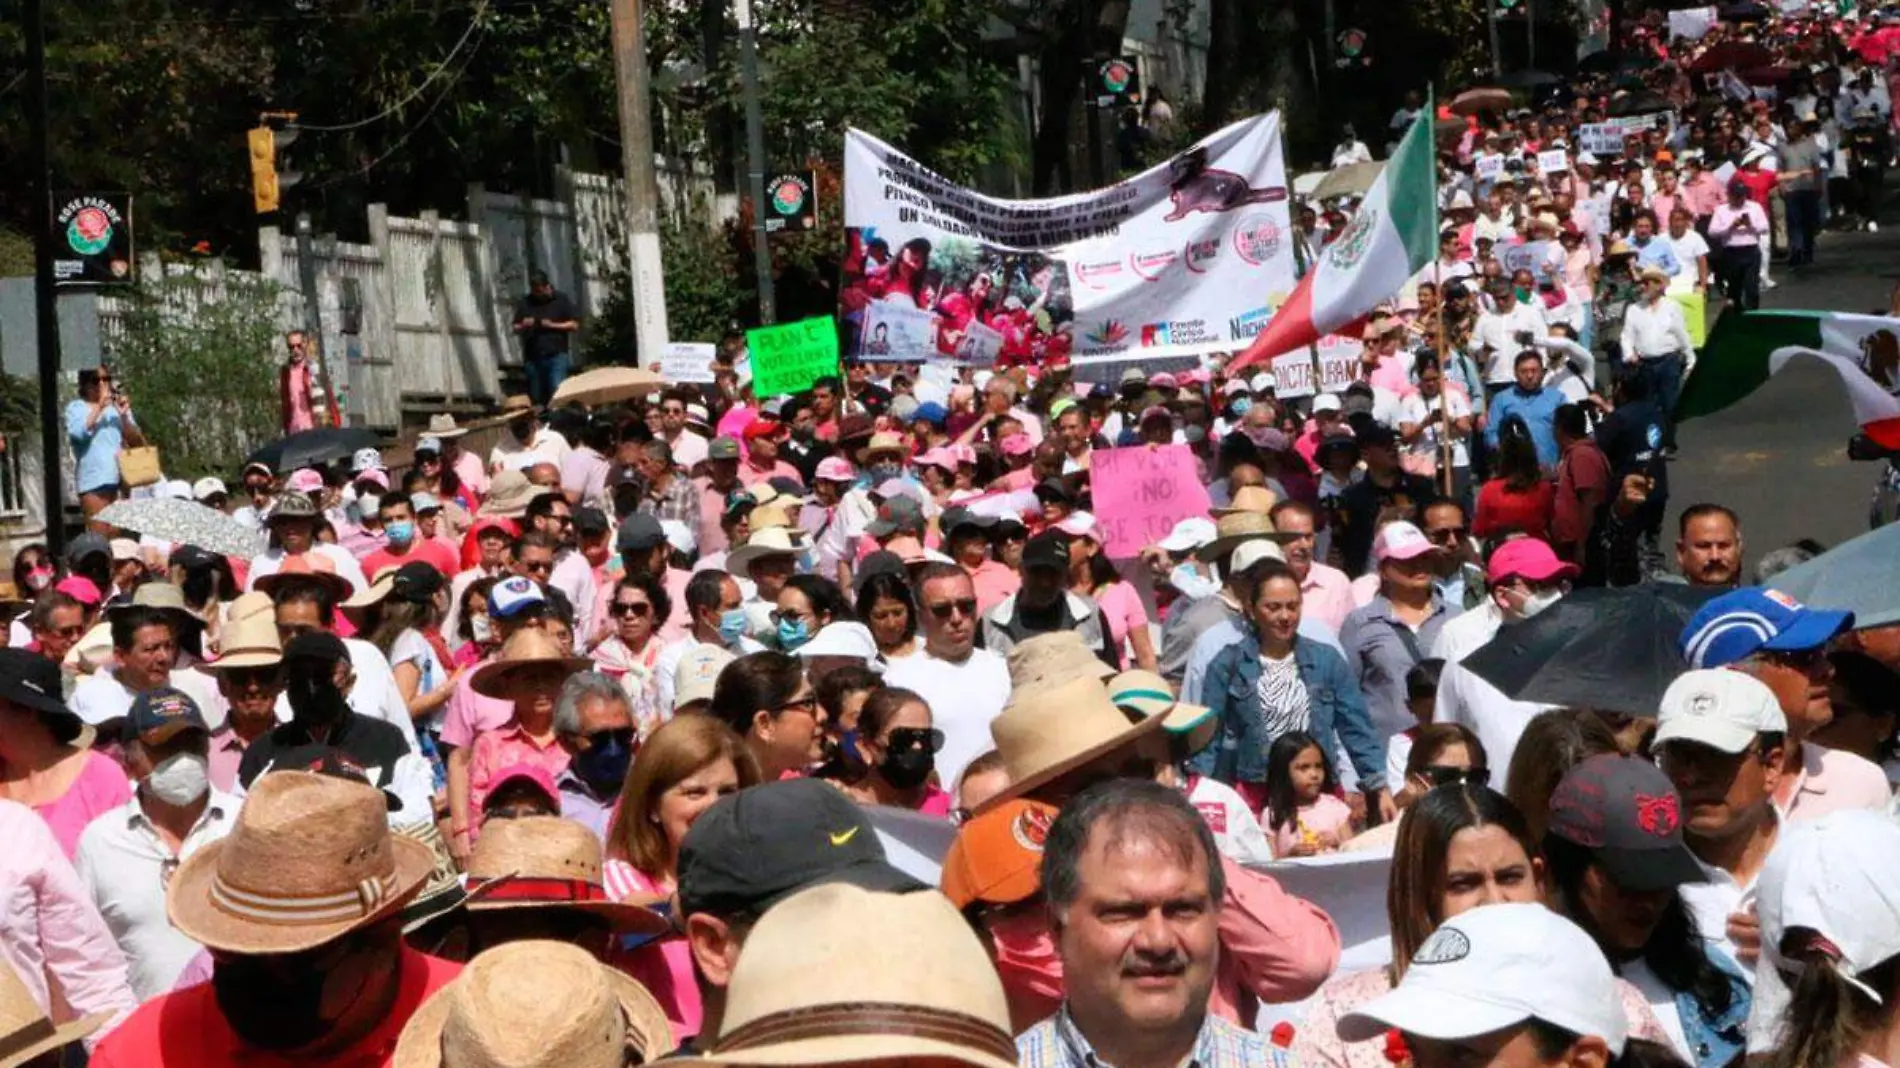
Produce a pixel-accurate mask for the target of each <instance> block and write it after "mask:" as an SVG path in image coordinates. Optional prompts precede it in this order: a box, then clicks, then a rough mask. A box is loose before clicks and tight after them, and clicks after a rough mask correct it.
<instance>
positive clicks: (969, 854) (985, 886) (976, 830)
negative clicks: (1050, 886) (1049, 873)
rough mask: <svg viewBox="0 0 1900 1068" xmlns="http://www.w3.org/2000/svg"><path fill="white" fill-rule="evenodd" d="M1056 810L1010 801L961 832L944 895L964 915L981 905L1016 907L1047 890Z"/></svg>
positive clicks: (946, 868) (946, 866) (949, 858)
mask: <svg viewBox="0 0 1900 1068" xmlns="http://www.w3.org/2000/svg"><path fill="white" fill-rule="evenodd" d="M1055 819H1056V808H1055V806H1054V805H1045V804H1043V803H1042V802H1040V801H1026V800H1016V801H1005V802H1003V803H1002V804H1000V805H997V806H996V807H995V808H992V809H990V810H989V811H987V812H985V813H983V814H982V815H980V816H977V817H975V818H973V819H971V820H970V821H968V822H967V823H965V824H964V825H963V826H962V827H960V828H958V829H957V837H956V840H955V841H953V842H951V843H950V851H949V852H948V853H946V854H944V858H943V894H944V896H945V897H947V898H949V899H950V903H951V904H953V905H955V906H956V907H957V911H959V912H961V911H963V910H964V909H967V908H969V907H970V906H971V905H974V904H977V903H979V902H981V903H983V904H990V905H1013V904H1015V903H1016V902H1018V901H1023V900H1025V899H1027V898H1028V897H1029V896H1030V895H1032V894H1034V893H1035V892H1036V891H1037V890H1039V889H1041V887H1042V877H1041V874H1040V869H1041V867H1042V844H1043V842H1044V841H1045V840H1046V839H1047V838H1048V837H1049V825H1050V824H1052V823H1054V822H1055Z"/></svg>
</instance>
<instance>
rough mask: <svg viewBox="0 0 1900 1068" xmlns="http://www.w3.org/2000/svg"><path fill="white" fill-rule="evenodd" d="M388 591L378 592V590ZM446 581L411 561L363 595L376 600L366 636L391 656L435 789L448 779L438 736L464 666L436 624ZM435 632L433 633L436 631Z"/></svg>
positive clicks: (426, 566)
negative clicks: (453, 658) (453, 662)
mask: <svg viewBox="0 0 1900 1068" xmlns="http://www.w3.org/2000/svg"><path fill="white" fill-rule="evenodd" d="M378 588H381V589H382V590H384V591H386V592H383V593H381V594H380V599H377V598H378V597H379V595H378V593H377V590H378ZM446 590H447V586H446V584H445V583H444V582H443V581H442V573H441V572H439V571H437V570H436V569H435V567H434V566H433V565H431V564H426V563H423V562H422V561H419V560H417V561H412V562H410V563H407V564H404V565H402V566H401V567H399V568H397V569H396V570H395V571H394V572H393V573H389V574H387V575H385V577H383V578H381V579H379V580H378V581H377V582H376V583H375V584H374V585H373V586H372V587H371V590H370V592H369V593H368V594H366V595H364V597H363V598H359V600H369V601H371V603H372V604H373V606H374V607H373V608H372V609H371V610H370V612H369V615H370V618H369V619H366V620H364V622H370V623H372V625H371V626H370V628H369V630H368V632H367V639H368V641H369V643H370V644H371V645H374V646H375V647H376V648H377V649H378V650H379V651H380V652H381V653H382V654H383V656H384V657H385V658H386V659H387V660H388V661H389V670H390V674H391V675H393V676H394V677H395V680H396V692H397V694H398V695H399V696H400V697H401V698H402V702H403V707H404V708H405V709H406V710H407V711H408V713H409V717H410V719H411V720H413V721H414V723H415V731H416V746H417V748H418V749H419V750H421V752H422V755H423V756H424V757H426V758H427V759H428V761H429V763H430V765H431V766H432V767H433V769H434V771H435V775H436V784H435V785H436V789H438V790H439V789H442V788H443V787H444V786H446V785H447V779H446V778H445V777H444V772H443V765H442V760H441V756H440V754H439V753H437V751H436V745H435V739H436V734H437V732H438V731H439V730H440V729H441V726H442V718H443V716H444V715H445V714H446V713H447V711H448V702H449V697H450V696H451V695H452V694H454V693H455V679H456V676H458V675H459V674H461V671H460V669H451V668H450V667H449V666H448V665H449V661H450V657H449V651H448V647H447V646H446V645H445V644H443V643H442V639H441V636H440V631H439V630H438V628H439V627H440V626H441V623H442V615H443V601H444V600H445V596H446ZM343 608H344V610H345V611H346V612H349V611H351V608H352V606H351V605H349V604H347V603H346V604H345V605H343ZM432 635H433V637H432Z"/></svg>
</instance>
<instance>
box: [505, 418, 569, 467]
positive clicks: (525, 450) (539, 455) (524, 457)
mask: <svg viewBox="0 0 1900 1068" xmlns="http://www.w3.org/2000/svg"><path fill="white" fill-rule="evenodd" d="M569 449H570V446H569V445H568V443H567V439H566V438H564V437H562V436H561V435H560V433H559V432H558V431H554V430H549V429H548V428H547V427H541V428H540V429H538V430H536V431H535V432H534V440H533V441H532V442H530V443H529V444H526V445H523V444H522V443H521V441H520V440H519V439H517V438H516V437H515V436H514V435H513V434H503V435H502V436H501V440H500V441H498V442H496V443H495V447H494V448H492V449H490V450H489V451H488V473H489V474H491V475H499V474H501V473H502V472H503V471H526V470H527V469H528V468H530V467H533V466H534V465H535V464H553V465H554V466H556V467H559V466H561V464H563V463H565V462H566V461H567V454H568V452H569Z"/></svg>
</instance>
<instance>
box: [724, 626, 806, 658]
mask: <svg viewBox="0 0 1900 1068" xmlns="http://www.w3.org/2000/svg"><path fill="white" fill-rule="evenodd" d="M724 632H725V628H724V627H723V626H721V628H720V633H722V634H723V633H724ZM808 641H811V628H810V627H809V626H808V625H807V624H806V623H805V621H804V620H802V619H781V620H779V621H778V647H779V648H780V649H783V650H785V651H786V652H788V653H789V652H791V651H792V650H794V649H796V648H798V647H799V646H801V645H803V644H805V643H806V642H808Z"/></svg>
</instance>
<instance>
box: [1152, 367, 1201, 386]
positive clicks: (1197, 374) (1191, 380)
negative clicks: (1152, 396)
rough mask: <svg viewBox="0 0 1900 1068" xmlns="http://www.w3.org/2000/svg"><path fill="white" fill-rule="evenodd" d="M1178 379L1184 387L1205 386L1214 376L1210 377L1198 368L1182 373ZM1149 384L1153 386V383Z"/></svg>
mask: <svg viewBox="0 0 1900 1068" xmlns="http://www.w3.org/2000/svg"><path fill="white" fill-rule="evenodd" d="M1177 377H1178V378H1179V379H1180V382H1181V384H1182V385H1184V386H1204V385H1206V384H1207V382H1208V379H1209V378H1211V377H1212V376H1210V375H1209V374H1208V373H1207V372H1206V371H1203V370H1201V369H1200V368H1198V367H1196V368H1195V369H1194V370H1192V371H1182V372H1181V373H1180V375H1179V376H1177ZM1149 384H1150V385H1153V383H1152V382H1150V383H1149Z"/></svg>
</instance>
